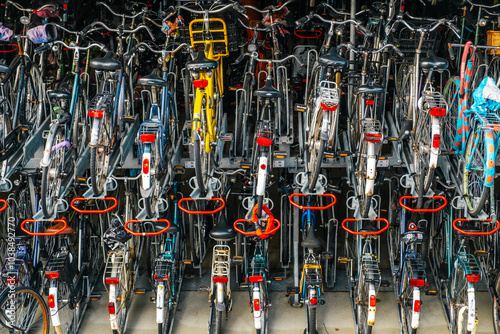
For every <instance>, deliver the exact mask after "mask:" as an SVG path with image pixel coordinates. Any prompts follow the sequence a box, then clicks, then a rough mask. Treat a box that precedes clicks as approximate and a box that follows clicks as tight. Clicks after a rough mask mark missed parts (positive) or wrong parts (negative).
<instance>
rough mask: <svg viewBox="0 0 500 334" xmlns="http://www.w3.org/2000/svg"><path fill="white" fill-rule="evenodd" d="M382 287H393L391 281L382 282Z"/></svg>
mask: <svg viewBox="0 0 500 334" xmlns="http://www.w3.org/2000/svg"><path fill="white" fill-rule="evenodd" d="M380 285H381V286H383V287H388V286H390V285H391V281H389V280H385V279H383V280H382V281H380Z"/></svg>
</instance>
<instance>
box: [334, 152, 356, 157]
mask: <svg viewBox="0 0 500 334" xmlns="http://www.w3.org/2000/svg"><path fill="white" fill-rule="evenodd" d="M335 155H338V156H341V157H348V156H351V155H353V154H352V152H349V151H337V152H335Z"/></svg>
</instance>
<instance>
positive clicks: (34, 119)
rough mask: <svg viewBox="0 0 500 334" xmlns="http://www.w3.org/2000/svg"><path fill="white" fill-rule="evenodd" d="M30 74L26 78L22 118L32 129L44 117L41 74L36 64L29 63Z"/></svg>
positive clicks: (38, 124)
mask: <svg viewBox="0 0 500 334" xmlns="http://www.w3.org/2000/svg"><path fill="white" fill-rule="evenodd" d="M31 66H32V67H31V70H30V74H29V75H28V77H27V78H26V87H25V91H24V97H23V102H24V118H25V121H26V123H27V124H28V125H31V126H32V127H33V129H36V128H38V127H39V126H40V125H41V124H42V121H43V118H44V116H45V115H44V114H43V112H44V105H43V98H44V95H43V92H42V76H41V73H40V70H39V69H38V67H37V66H36V64H33V63H32V64H31Z"/></svg>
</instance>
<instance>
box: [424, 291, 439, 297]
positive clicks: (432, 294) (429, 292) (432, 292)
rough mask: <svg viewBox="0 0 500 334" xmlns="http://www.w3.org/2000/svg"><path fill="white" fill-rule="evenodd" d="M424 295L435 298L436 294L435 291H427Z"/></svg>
mask: <svg viewBox="0 0 500 334" xmlns="http://www.w3.org/2000/svg"><path fill="white" fill-rule="evenodd" d="M425 294H426V295H428V296H436V295H437V294H438V292H437V290H427V291H426V292H425Z"/></svg>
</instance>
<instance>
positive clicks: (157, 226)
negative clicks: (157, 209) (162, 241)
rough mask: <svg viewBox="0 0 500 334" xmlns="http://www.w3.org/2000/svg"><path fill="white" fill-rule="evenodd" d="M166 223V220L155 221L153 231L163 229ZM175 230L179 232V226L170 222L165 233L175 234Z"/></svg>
mask: <svg viewBox="0 0 500 334" xmlns="http://www.w3.org/2000/svg"><path fill="white" fill-rule="evenodd" d="M167 225H168V223H167V222H163V221H159V222H155V223H154V227H155V232H160V231H163V230H164V229H165V228H167ZM177 232H179V226H177V225H176V224H175V223H170V228H169V229H168V230H166V231H165V233H172V234H175V233H177Z"/></svg>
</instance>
